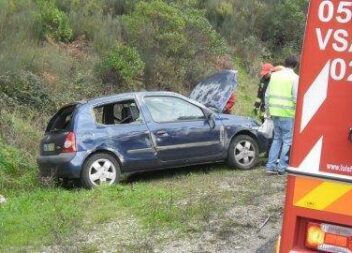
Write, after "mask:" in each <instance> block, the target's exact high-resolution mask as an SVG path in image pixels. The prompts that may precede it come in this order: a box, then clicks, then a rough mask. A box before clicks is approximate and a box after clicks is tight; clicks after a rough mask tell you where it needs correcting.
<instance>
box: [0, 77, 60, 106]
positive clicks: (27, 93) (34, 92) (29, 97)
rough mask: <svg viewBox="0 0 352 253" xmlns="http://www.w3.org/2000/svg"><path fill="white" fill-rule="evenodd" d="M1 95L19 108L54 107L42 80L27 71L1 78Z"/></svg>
mask: <svg viewBox="0 0 352 253" xmlns="http://www.w3.org/2000/svg"><path fill="white" fill-rule="evenodd" d="M0 93H2V94H3V95H2V96H3V97H5V96H6V97H8V98H10V99H11V100H12V101H15V102H16V104H18V105H19V106H30V107H34V108H36V109H40V108H42V107H45V108H46V109H47V110H50V109H52V108H53V107H54V103H53V101H52V100H51V99H50V97H49V95H48V90H47V89H46V88H45V85H44V84H43V83H42V81H41V79H40V78H39V77H38V76H37V75H35V74H33V73H31V72H27V71H22V72H18V73H17V72H16V73H9V74H7V75H1V76H0Z"/></svg>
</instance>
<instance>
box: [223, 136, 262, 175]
mask: <svg viewBox="0 0 352 253" xmlns="http://www.w3.org/2000/svg"><path fill="white" fill-rule="evenodd" d="M228 152H229V153H228V164H229V165H230V166H231V167H234V168H238V169H241V170H249V169H253V168H254V166H255V165H256V164H257V162H258V156H259V148H258V144H257V142H256V141H255V140H254V139H253V138H252V137H250V136H248V135H238V136H236V137H235V138H234V139H233V140H232V141H231V144H230V147H229V151H228Z"/></svg>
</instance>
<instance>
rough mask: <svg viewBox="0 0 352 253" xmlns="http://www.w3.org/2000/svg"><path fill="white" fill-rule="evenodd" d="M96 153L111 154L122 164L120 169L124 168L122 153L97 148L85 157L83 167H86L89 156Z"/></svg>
mask: <svg viewBox="0 0 352 253" xmlns="http://www.w3.org/2000/svg"><path fill="white" fill-rule="evenodd" d="M96 154H108V155H111V156H112V157H113V158H114V159H115V160H116V162H117V163H118V165H119V166H120V169H121V170H122V169H123V164H122V161H123V159H122V157H121V155H120V154H118V153H117V152H115V151H112V150H109V149H97V150H94V151H92V152H90V153H89V154H88V155H87V157H86V158H85V159H84V163H83V166H82V168H83V167H84V165H85V164H86V162H87V161H88V160H89V158H90V157H92V156H94V155H96Z"/></svg>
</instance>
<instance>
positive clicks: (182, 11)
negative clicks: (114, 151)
mask: <svg viewBox="0 0 352 253" xmlns="http://www.w3.org/2000/svg"><path fill="white" fill-rule="evenodd" d="M307 3H308V0H295V1H290V0H246V1H243V0H221V1H220V0H164V1H162V0H144V1H142V0H0V131H1V132H0V194H4V195H6V196H9V197H11V196H12V197H15V196H17V195H18V194H20V195H19V197H18V198H17V199H16V201H15V202H13V203H12V204H11V206H9V207H7V209H8V213H6V212H5V213H4V214H3V215H5V216H6V215H7V216H6V217H7V219H8V220H9V221H11V219H14V217H12V216H11V215H10V214H11V213H16V212H14V211H13V210H17V208H18V206H26V205H27V204H28V205H29V206H31V208H38V205H40V201H41V200H42V199H43V198H44V199H45V198H48V199H49V200H50V201H51V200H52V199H53V198H56V197H57V196H59V195H62V196H63V197H64V198H66V197H67V196H68V195H69V193H62V192H61V190H57V191H58V192H56V191H54V193H53V192H51V190H50V191H49V193H48V195H45V193H43V192H42V189H43V187H44V190H45V189H47V187H48V186H45V184H44V186H43V182H40V180H38V178H37V168H36V163H35V157H36V155H37V152H38V145H39V140H40V138H41V137H42V134H43V131H44V129H45V126H46V124H47V122H48V119H49V117H50V116H51V115H52V114H53V113H54V112H55V111H56V110H57V109H58V108H59V107H61V106H62V105H64V104H66V103H69V102H72V101H75V100H82V99H86V98H91V97H96V96H101V95H106V94H112V93H118V92H124V91H138V90H141V89H146V90H172V91H176V92H179V93H183V94H187V93H188V92H189V91H190V90H191V89H192V88H193V87H194V86H195V85H196V84H197V82H198V81H199V80H201V79H202V78H204V77H206V76H207V75H209V74H211V73H214V72H216V71H217V70H220V69H228V68H233V69H236V70H238V71H239V83H240V84H239V88H238V102H237V104H236V108H235V111H234V112H235V113H236V114H242V115H250V114H251V106H252V104H253V101H254V99H255V95H256V87H257V86H256V85H257V76H256V75H257V73H258V70H259V68H260V65H261V63H262V62H264V61H270V62H273V63H277V64H279V63H281V62H282V60H283V58H285V57H286V56H287V55H290V54H296V55H298V54H299V52H300V47H301V43H302V37H303V36H302V35H303V30H304V25H305V12H306V8H307ZM118 189H119V188H117V190H118ZM115 190H116V189H115ZM151 190H152V189H151ZM110 191H112V192H114V190H110ZM158 191H159V189H158ZM160 191H162V190H160ZM31 192H33V194H34V195H33V198H34V202H33V203H32V204H30V203H27V202H26V199H27V197H28V194H30V193H31ZM128 193H129V194H130V192H129V191H128ZM21 194H22V195H21ZM42 194H43V195H42ZM75 194H76V193H75ZM77 194H80V193H77ZM82 194H83V195H82V196H80V197H81V198H82V199H83V200H82V201H83V202H84V199H85V196H86V195H87V196H86V197H87V198H89V197H90V194H98V193H86V195H85V194H84V193H82ZM157 194H159V195H160V196H164V195H163V193H162V192H158V193H157ZM167 194H170V192H168V193H167ZM185 194H188V193H187V192H185ZM88 195H89V196H88ZM151 195H153V194H151ZM71 197H72V196H71ZM164 197H165V196H164ZM67 198H68V197H67ZM165 198H166V197H165ZM175 198H176V197H175ZM50 201H49V202H48V201H47V200H46V201H45V203H46V204H48V205H49V204H50ZM53 201H55V200H53ZM101 201H102V202H104V201H105V200H104V199H101ZM126 201H127V200H126ZM68 202H70V203H71V202H74V201H73V200H72V199H71V200H68ZM104 203H105V202H104ZM46 204H45V205H46ZM122 204H124V203H122ZM213 204H214V203H212V205H213ZM81 205H82V206H85V205H87V203H82V204H81ZM126 205H127V204H126ZM199 205H200V203H198V202H195V203H194V206H190V207H189V208H190V209H189V211H190V212H191V213H192V212H195V211H194V209H197V208H198V209H201V214H202V215H203V213H202V212H203V209H202V206H200V207H199ZM27 207H28V206H27ZM28 208H30V207H28ZM44 208H46V207H44ZM54 208H56V209H58V210H60V212H59V214H58V215H60V213H61V212H62V215H63V216H62V217H66V215H67V217H69V216H70V215H71V214H72V213H76V212H78V211H77V210H76V209H70V208H69V207H67V208H66V207H65V206H61V205H58V206H55V207H54ZM132 208H133V207H132ZM187 208H188V207H187ZM198 209H197V210H198ZM31 210H32V212H33V217H34V215H35V211H34V210H33V209H31ZM45 210H46V209H45ZM187 210H188V209H187ZM49 213H50V212H48V214H49ZM0 215H1V209H0ZM18 215H21V216H22V215H23V213H21V212H19V213H18ZM29 215H31V213H30V212H29ZM77 215H78V214H76V215H74V217H76V218H77ZM172 215H176V214H174V213H172ZM177 215H180V214H177ZM190 215H191V216H192V215H193V216H197V215H198V214H190ZM5 216H4V217H5ZM193 216H192V217H193ZM33 217H31V216H30V217H27V218H28V219H31V218H33ZM62 217H59V216H58V217H56V218H55V219H56V220H54V221H53V224H51V225H52V226H54V225H55V224H56V223H55V222H60V219H61V218H62ZM164 218H165V217H164ZM164 218H162V220H164ZM172 218H173V217H169V216H167V217H166V218H165V219H166V220H168V219H172ZM70 219H72V218H70ZM1 220H2V218H1V217H0V221H1ZM69 221H71V220H69ZM60 224H61V223H60ZM60 224H59V225H60ZM51 225H50V226H51ZM71 225H72V226H75V224H71ZM2 226H5V225H4V223H1V222H0V242H1V239H4V240H5V239H6V238H5V237H1V236H2V234H1V230H2V229H5V228H6V229H7V230H6V231H8V233H9V234H10V235H11V233H15V232H14V231H17V230H18V229H21V228H19V227H16V226H14V227H2ZM31 226H34V225H31ZM50 226H49V227H46V228H45V229H43V230H40V231H38V234H37V236H38V237H40V236H41V233H46V232H47V230H48V229H51V228H52V227H50ZM11 229H13V231H12V230H11ZM56 229H58V230H59V232H60V233H61V232H63V231H66V229H68V228H67V227H66V225H65V226H64V225H62V231H61V230H60V229H61V228H60V227H59V228H56ZM2 231H5V230H2ZM11 231H12V232H11ZM23 231H24V232H23V233H27V232H28V235H27V234H26V236H29V234H30V232H31V229H30V228H28V227H27V228H26V229H24V230H23ZM55 231H56V230H55ZM55 231H54V232H55ZM59 232H58V233H59ZM16 236H18V235H16V234H14V235H13V237H11V238H10V239H9V238H7V239H8V245H10V246H13V245H16ZM28 238H29V237H28ZM28 238H27V239H28ZM7 239H6V240H7ZM23 240H24V241H23V242H21V243H19V244H20V245H26V239H23ZM45 242H46V241H45ZM4 245H5V244H4ZM4 247H6V245H5V246H4ZM0 249H1V247H0ZM0 251H1V250H0Z"/></svg>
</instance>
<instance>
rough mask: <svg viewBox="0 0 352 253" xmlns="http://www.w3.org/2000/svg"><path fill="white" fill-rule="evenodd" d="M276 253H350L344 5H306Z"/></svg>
mask: <svg viewBox="0 0 352 253" xmlns="http://www.w3.org/2000/svg"><path fill="white" fill-rule="evenodd" d="M298 93H299V94H298V100H297V112H296V119H295V127H294V137H293V144H292V152H291V158H290V166H289V168H288V172H289V176H288V183H287V193H286V203H285V213H284V221H283V229H282V235H281V243H280V244H281V245H279V246H278V250H277V251H278V252H280V253H287V252H291V253H293V252H297V253H298V252H300V253H301V252H332V253H335V252H339V253H352V1H351V0H349V1H347V0H346V1H339V0H311V2H310V6H309V12H308V21H307V27H306V34H305V39H304V47H303V54H302V57H301V71H300V84H299V90H298Z"/></svg>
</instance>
